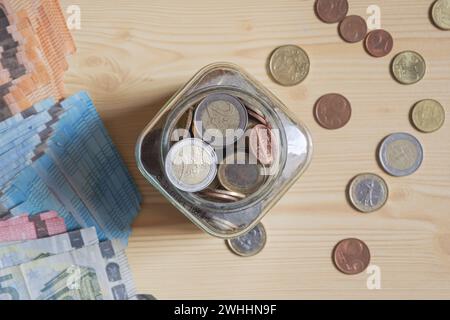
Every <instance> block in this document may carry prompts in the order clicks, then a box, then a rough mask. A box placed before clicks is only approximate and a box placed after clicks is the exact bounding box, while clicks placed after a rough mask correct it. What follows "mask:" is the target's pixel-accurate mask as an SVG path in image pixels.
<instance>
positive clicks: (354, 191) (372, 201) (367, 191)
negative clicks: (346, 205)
mask: <svg viewBox="0 0 450 320" xmlns="http://www.w3.org/2000/svg"><path fill="white" fill-rule="evenodd" d="M348 193H349V198H350V201H351V202H352V204H353V206H354V207H355V209H357V210H359V211H361V212H364V213H369V212H374V211H376V210H378V209H380V208H381V207H383V206H384V205H385V203H386V201H387V199H388V186H387V184H386V182H385V181H384V180H383V178H381V177H380V176H378V175H376V174H372V173H364V174H360V175H358V176H356V177H355V178H353V180H352V181H351V183H350V186H349V188H348Z"/></svg>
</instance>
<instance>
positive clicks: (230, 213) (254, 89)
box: [136, 63, 312, 239]
mask: <svg viewBox="0 0 450 320" xmlns="http://www.w3.org/2000/svg"><path fill="white" fill-rule="evenodd" d="M213 94H223V95H228V96H232V97H234V98H237V99H238V100H239V101H241V102H242V104H243V105H245V108H247V109H246V110H247V111H249V110H250V111H249V112H250V113H251V114H253V115H254V116H255V117H256V118H258V119H260V117H262V118H263V119H264V121H265V122H266V124H267V127H268V128H270V130H271V132H276V140H274V142H276V143H274V145H276V152H273V154H274V159H273V161H272V162H271V165H270V166H268V167H267V166H261V168H264V170H263V171H264V172H265V173H264V175H265V181H264V183H263V184H262V186H261V187H260V188H258V190H256V191H254V192H253V193H252V194H250V195H247V196H246V197H245V198H243V199H238V200H237V201H234V202H222V201H217V200H216V199H210V198H208V197H205V196H203V195H202V194H201V193H200V194H199V193H197V192H189V191H183V190H181V189H179V188H177V187H176V186H175V185H174V184H173V183H172V182H171V180H170V179H169V178H168V175H167V172H166V171H165V163H166V158H167V155H168V153H169V150H170V149H171V147H172V146H173V145H174V143H175V142H176V141H177V139H178V138H179V137H178V136H177V137H175V138H174V132H175V129H177V128H179V125H180V123H183V121H187V122H186V123H187V124H188V127H187V128H186V132H187V134H189V133H190V132H189V130H190V129H191V126H190V122H192V110H193V108H195V107H196V106H198V105H199V104H200V103H201V102H202V101H204V100H205V98H206V97H208V96H211V95H213ZM186 119H188V120H186ZM192 131H195V130H192ZM195 136H196V135H195V133H194V137H195ZM246 137H247V138H248V135H246ZM181 138H188V136H183V137H181ZM242 139H244V138H242ZM215 149H216V151H218V154H219V153H220V155H219V160H218V161H219V163H220V161H222V160H223V159H224V158H225V157H226V155H223V154H221V152H219V151H222V149H220V148H215ZM233 150H234V148H233ZM225 153H226V150H225ZM311 156H312V141H311V136H310V134H309V132H308V130H307V128H306V127H305V126H304V125H303V124H302V123H301V122H299V121H297V120H294V117H293V116H292V115H291V114H290V112H289V110H288V109H287V108H286V107H285V106H284V105H283V104H282V103H281V101H279V100H278V99H277V98H276V97H275V96H274V95H273V94H272V93H270V92H269V91H268V90H267V89H265V88H264V87H263V86H262V85H261V84H260V83H259V82H257V81H256V80H255V79H253V78H252V77H251V76H250V75H248V74H247V73H246V72H245V71H244V70H242V69H241V68H240V67H238V66H236V65H233V64H229V63H215V64H212V65H209V66H206V67H205V68H203V69H202V70H200V71H199V72H198V73H197V74H196V75H195V76H194V77H193V78H192V79H191V80H190V81H189V82H188V83H187V84H186V85H185V86H184V87H183V88H181V89H180V90H179V91H178V92H177V93H176V94H175V95H174V96H173V97H172V98H171V99H169V101H168V102H167V103H166V105H165V106H164V107H163V108H162V109H161V110H160V111H159V113H158V114H157V115H156V116H155V118H154V119H153V120H152V121H151V122H150V123H149V124H148V125H147V126H146V128H145V129H144V130H143V132H142V133H141V135H140V136H139V138H138V141H137V145H136V160H137V164H138V168H139V170H140V171H141V173H142V174H143V175H144V177H145V178H146V179H147V180H148V181H149V182H150V183H151V184H152V185H153V186H155V187H156V189H157V190H158V191H159V192H161V194H163V195H164V196H165V197H166V198H167V199H168V200H169V201H170V202H171V203H172V204H173V205H174V206H175V207H176V208H178V210H180V211H181V212H182V213H183V214H184V215H185V216H186V217H188V218H189V219H190V220H191V221H192V222H193V223H195V224H196V225H197V226H198V227H200V228H201V229H202V230H204V231H205V232H207V233H209V234H210V235H212V236H215V237H218V238H223V239H230V238H234V237H237V236H240V235H242V234H245V233H247V232H248V231H250V230H251V229H252V228H254V227H255V226H256V225H257V224H258V223H259V221H260V220H261V219H262V218H263V217H264V215H265V214H266V213H267V212H268V211H269V210H270V208H272V206H274V205H275V203H276V202H277V201H278V200H279V199H280V198H281V196H283V194H284V193H285V192H286V191H287V190H288V189H289V187H290V186H291V185H292V184H293V183H294V182H295V181H296V180H297V179H298V178H299V177H300V176H301V174H302V173H303V172H304V170H305V169H306V168H307V166H308V164H309V162H310V160H311Z"/></svg>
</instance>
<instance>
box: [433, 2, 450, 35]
mask: <svg viewBox="0 0 450 320" xmlns="http://www.w3.org/2000/svg"><path fill="white" fill-rule="evenodd" d="M431 16H432V18H433V22H434V24H435V25H436V26H437V27H438V28H441V29H442V30H450V0H437V1H436V2H435V3H434V5H433V9H432V11H431Z"/></svg>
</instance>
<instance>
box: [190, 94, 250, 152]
mask: <svg viewBox="0 0 450 320" xmlns="http://www.w3.org/2000/svg"><path fill="white" fill-rule="evenodd" d="M247 121H248V113H247V110H246V109H245V107H244V106H243V105H242V103H241V101H240V100H239V99H237V98H235V97H233V96H231V95H228V94H223V93H215V94H210V95H208V96H207V97H206V98H205V99H204V100H203V101H202V102H201V103H200V104H199V106H198V107H197V109H195V113H194V133H195V136H196V137H201V138H202V139H203V140H204V141H206V142H208V143H209V144H210V145H212V146H213V147H215V148H220V147H223V146H226V145H230V144H233V143H235V142H236V141H237V140H239V139H240V138H241V137H242V136H243V135H244V133H245V128H246V127H247Z"/></svg>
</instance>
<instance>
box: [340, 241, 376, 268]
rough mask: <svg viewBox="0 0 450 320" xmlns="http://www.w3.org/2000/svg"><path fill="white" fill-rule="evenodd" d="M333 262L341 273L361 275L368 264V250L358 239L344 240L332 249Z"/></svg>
mask: <svg viewBox="0 0 450 320" xmlns="http://www.w3.org/2000/svg"><path fill="white" fill-rule="evenodd" d="M333 262H334V265H335V266H336V268H337V269H338V270H339V271H341V272H342V273H345V274H358V273H361V272H363V271H364V270H366V268H367V267H368V266H369V263H370V251H369V248H368V247H367V245H366V244H365V243H364V242H363V241H361V240H359V239H355V238H350V239H344V240H342V241H340V242H339V243H338V244H337V245H336V246H335V247H334V250H333Z"/></svg>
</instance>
